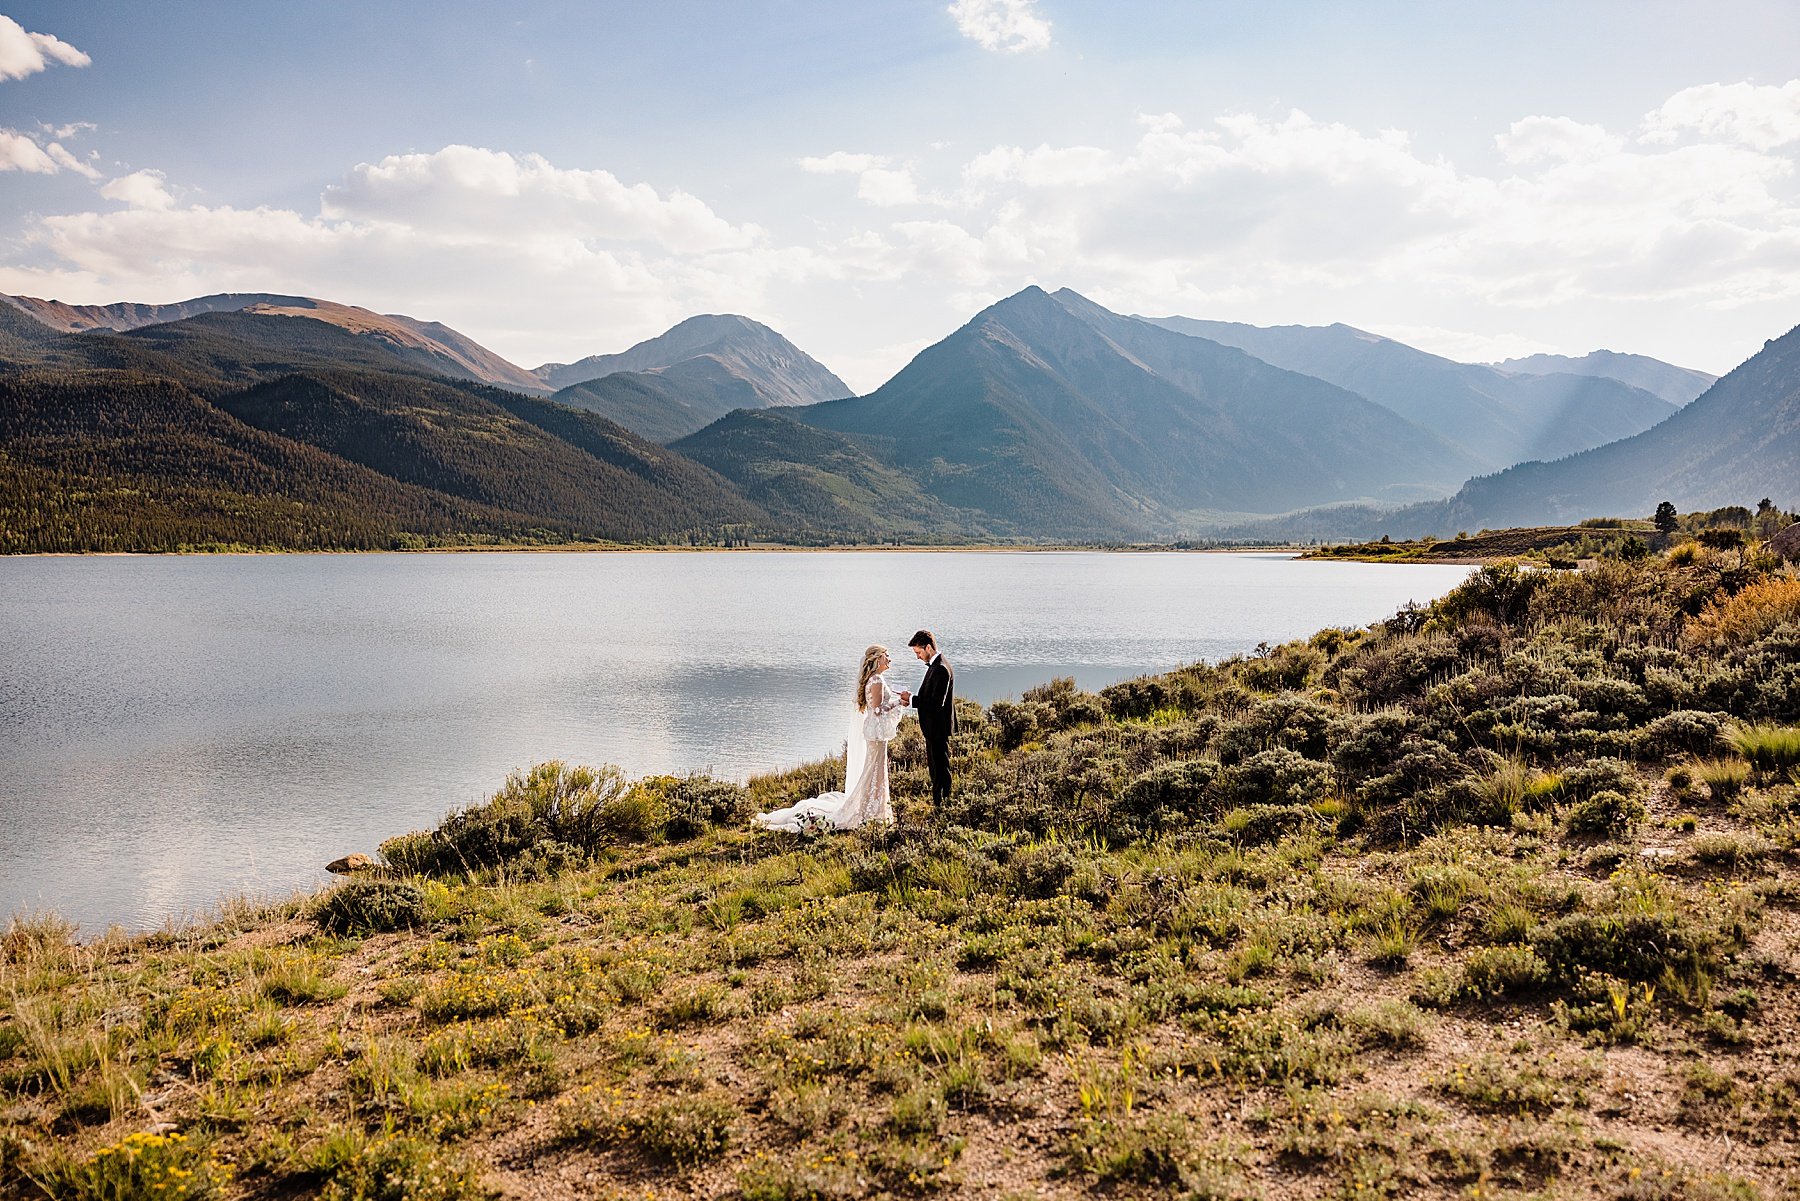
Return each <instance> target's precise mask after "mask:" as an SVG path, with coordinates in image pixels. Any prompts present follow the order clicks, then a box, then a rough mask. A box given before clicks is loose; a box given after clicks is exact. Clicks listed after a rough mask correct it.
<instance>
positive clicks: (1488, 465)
mask: <svg viewBox="0 0 1800 1201" xmlns="http://www.w3.org/2000/svg"><path fill="white" fill-rule="evenodd" d="M1144 320H1147V321H1148V322H1150V323H1151V324H1153V325H1158V326H1162V327H1163V328H1165V329H1171V330H1175V331H1177V332H1179V333H1184V334H1189V335H1192V336H1194V337H1199V338H1205V339H1208V340H1209V341H1213V342H1217V343H1220V344H1221V345H1225V346H1235V347H1237V348H1238V349H1240V350H1243V351H1245V352H1247V353H1249V354H1252V355H1255V356H1256V357H1257V358H1259V359H1262V360H1263V361H1264V362H1267V363H1272V364H1274V365H1275V366H1277V367H1285V368H1287V369H1288V370H1290V371H1299V372H1302V373H1304V374H1306V375H1311V376H1315V377H1317V378H1319V379H1323V380H1329V381H1330V382H1331V383H1334V384H1337V385H1338V386H1340V387H1343V388H1348V389H1349V390H1350V391H1352V392H1355V393H1357V394H1358V395H1361V396H1365V397H1367V398H1368V399H1370V400H1372V401H1374V402H1375V403H1376V404H1379V405H1382V406H1384V407H1386V408H1388V409H1390V410H1392V411H1393V412H1395V413H1398V414H1399V415H1400V416H1402V417H1404V418H1406V419H1407V420H1408V421H1411V422H1413V423H1414V424H1416V425H1419V426H1422V427H1423V428H1425V429H1428V430H1431V431H1432V432H1433V433H1436V434H1438V435H1440V436H1442V437H1444V438H1446V439H1448V440H1449V441H1451V442H1453V443H1455V444H1456V445H1457V446H1459V447H1460V448H1461V449H1462V450H1463V451H1464V452H1465V453H1466V454H1468V455H1470V456H1472V457H1473V459H1474V460H1475V462H1476V464H1477V470H1479V471H1496V470H1498V469H1500V468H1502V467H1509V466H1511V465H1512V464H1514V463H1518V462H1522V461H1525V460H1528V459H1555V458H1561V457H1562V456H1563V455H1567V454H1571V453H1573V452H1575V451H1579V450H1586V449H1589V448H1590V447H1594V446H1600V445H1603V444H1605V443H1607V442H1611V441H1614V440H1615V439H1618V438H1624V437H1629V436H1631V435H1632V434H1636V433H1640V432H1642V431H1643V430H1646V429H1649V428H1650V427H1651V426H1652V425H1655V424H1656V423H1657V422H1658V421H1661V420H1662V419H1663V418H1665V417H1667V416H1668V415H1669V414H1670V413H1672V412H1674V411H1675V406H1674V405H1673V404H1671V403H1669V402H1668V401H1666V400H1664V399H1662V398H1661V397H1660V396H1656V395H1653V394H1652V393H1649V392H1646V391H1644V390H1643V389H1641V388H1635V387H1632V386H1631V385H1629V384H1625V383H1621V382H1619V381H1617V380H1612V379H1607V378H1602V377H1597V376H1590V375H1567V374H1554V375H1528V374H1509V373H1507V372H1503V371H1500V370H1498V369H1496V368H1493V367H1488V366H1484V365H1481V364H1476V363H1458V362H1454V361H1453V360H1450V359H1445V358H1440V357H1439V356H1437V355H1433V354H1427V353H1426V352H1424V351H1422V350H1417V349H1414V348H1413V347H1411V346H1407V345H1406V344H1405V343H1402V342H1396V341H1394V340H1393V339H1391V338H1384V337H1382V336H1381V335H1380V334H1372V333H1368V332H1367V331H1364V330H1360V329H1356V328H1355V327H1354V326H1349V325H1342V324H1338V325H1330V326H1305V325H1282V326H1266V327H1265V326H1255V325H1243V324H1239V323H1236V322H1230V321H1201V320H1197V319H1195V318H1191V317H1155V318H1145V319H1144Z"/></svg>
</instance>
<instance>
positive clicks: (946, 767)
mask: <svg viewBox="0 0 1800 1201" xmlns="http://www.w3.org/2000/svg"><path fill="white" fill-rule="evenodd" d="M907 645H908V646H909V647H911V648H912V652H913V654H914V655H915V656H917V657H918V659H919V661H920V662H922V663H924V664H925V679H924V680H923V681H922V682H921V683H920V684H919V690H918V691H917V692H916V693H915V692H910V691H907V690H905V689H901V690H899V691H895V690H894V689H893V688H892V687H891V686H890V685H889V684H888V682H887V675H886V672H887V670H888V668H889V666H891V663H892V661H891V660H890V659H889V657H888V650H887V647H885V646H880V645H876V646H871V647H870V648H869V649H868V650H866V651H864V652H863V656H862V666H861V667H860V668H859V669H858V671H857V676H856V712H855V714H854V716H853V717H852V719H851V725H850V732H849V735H848V737H846V738H845V740H844V791H842V792H827V793H825V794H823V795H822V796H816V797H809V798H808V799H806V800H804V801H800V802H799V803H797V804H794V805H790V806H789V807H787V808H786V809H777V810H775V811H774V812H772V813H759V814H757V815H756V816H755V817H754V818H752V819H751V821H752V822H753V823H754V824H756V825H758V826H762V827H764V828H766V829H770V830H789V831H792V832H795V833H799V832H801V831H805V830H817V829H826V830H854V829H856V828H857V827H859V826H866V825H869V824H871V823H873V822H891V821H893V820H894V808H893V804H892V798H891V796H890V794H889V791H888V756H887V744H888V743H889V742H890V741H891V740H892V739H893V737H894V734H895V733H896V732H897V731H898V730H899V729H900V719H901V717H903V716H904V715H905V713H906V710H907V709H909V708H911V709H916V710H918V714H919V732H920V733H921V734H923V735H924V736H925V763H926V766H927V768H928V769H929V770H930V772H931V799H932V801H933V802H934V803H938V802H942V801H943V800H944V798H946V797H948V796H949V795H950V735H951V734H953V733H955V732H956V673H955V672H953V671H951V670H950V664H949V663H947V662H945V660H944V657H943V656H942V655H941V654H939V653H938V649H937V638H936V637H935V636H934V635H933V634H932V632H931V631H930V630H920V631H919V632H918V633H916V634H914V635H913V636H912V638H911V640H910V641H908V643H907Z"/></svg>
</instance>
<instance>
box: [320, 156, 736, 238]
mask: <svg viewBox="0 0 1800 1201" xmlns="http://www.w3.org/2000/svg"><path fill="white" fill-rule="evenodd" d="M321 211H322V215H323V216H325V217H330V218H341V219H345V220H352V221H375V222H394V223H398V224H402V225H406V226H409V227H415V228H422V229H428V230H431V231H433V232H434V233H436V234H438V235H440V236H445V237H466V238H473V239H477V240H481V239H487V238H490V237H492V236H493V231H494V229H495V227H496V226H501V227H503V228H504V229H505V233H506V236H507V237H508V238H510V239H513V240H520V239H527V238H536V239H546V240H551V241H575V242H580V243H582V244H589V243H595V242H608V241H643V242H649V243H652V244H655V245H657V246H659V247H661V248H663V249H666V250H670V251H675V252H681V253H699V252H706V251H716V250H725V249H732V248H741V247H746V246H751V245H754V244H755V243H757V242H758V241H759V240H761V238H762V231H761V230H760V229H758V228H757V227H756V226H754V225H733V224H732V223H730V222H728V221H726V220H724V219H723V218H721V217H719V216H718V215H717V214H716V213H714V212H713V211H712V209H710V208H709V207H707V205H706V204H705V203H704V202H703V201H701V200H699V199H698V198H697V197H694V196H691V195H689V194H688V193H686V192H679V191H677V192H671V193H669V194H668V195H666V196H665V195H663V194H661V193H659V192H657V191H656V189H654V188H652V187H651V186H649V185H648V184H630V185H627V184H624V183H621V182H620V181H619V179H618V178H617V177H616V176H614V175H613V174H612V173H611V172H609V171H588V170H575V169H565V168H559V167H556V166H555V165H553V164H551V163H550V162H549V161H547V160H546V159H544V158H543V157H542V156H540V155H535V154H527V155H523V156H515V155H511V154H507V153H504V152H502V151H496V150H486V149H482V148H479V147H475V146H446V147H444V149H442V150H439V151H437V152H435V153H432V154H397V155H390V156H388V157H387V158H384V159H382V160H381V161H380V162H379V163H372V164H371V163H364V164H362V165H361V166H358V167H357V168H355V169H354V170H353V171H351V172H350V175H349V177H348V178H347V179H346V180H345V181H344V182H343V183H342V184H340V185H337V186H334V187H331V188H328V189H326V193H325V201H324V205H323V208H322V210H321Z"/></svg>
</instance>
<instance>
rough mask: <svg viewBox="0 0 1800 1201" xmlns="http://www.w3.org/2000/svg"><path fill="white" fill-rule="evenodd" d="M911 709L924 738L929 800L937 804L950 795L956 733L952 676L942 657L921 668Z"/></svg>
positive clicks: (954, 688) (954, 681)
mask: <svg viewBox="0 0 1800 1201" xmlns="http://www.w3.org/2000/svg"><path fill="white" fill-rule="evenodd" d="M912 705H913V708H915V709H917V710H918V711H919V733H921V734H923V735H924V736H925V766H926V768H927V770H929V771H930V772H931V799H932V801H933V803H937V804H941V803H943V801H944V800H945V798H947V797H948V796H949V795H950V735H952V734H954V733H956V673H955V672H954V671H952V670H950V664H949V663H948V662H946V661H945V659H944V656H942V655H937V656H935V657H933V658H932V660H931V663H930V665H929V666H927V667H926V668H925V679H924V680H923V681H922V682H921V683H920V684H919V690H918V691H917V692H915V693H913V698H912Z"/></svg>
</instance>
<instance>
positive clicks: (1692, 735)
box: [1638, 709, 1725, 755]
mask: <svg viewBox="0 0 1800 1201" xmlns="http://www.w3.org/2000/svg"><path fill="white" fill-rule="evenodd" d="M1724 728H1725V718H1724V715H1722V714H1719V713H1710V712H1707V711H1705V710H1700V709H1678V710H1676V711H1675V712H1673V713H1665V714H1663V715H1662V716H1661V717H1659V718H1657V719H1656V720H1655V721H1653V722H1651V723H1650V724H1648V725H1646V726H1644V727H1643V728H1642V729H1640V730H1639V731H1638V745H1639V746H1640V747H1641V748H1642V749H1643V751H1644V752H1645V753H1646V754H1649V755H1673V754H1677V753H1680V752H1683V751H1685V752H1687V753H1689V754H1696V755H1697V754H1700V753H1702V752H1704V751H1707V750H1710V749H1711V748H1713V747H1714V746H1717V745H1718V742H1719V732H1720V731H1721V730H1723V729H1724Z"/></svg>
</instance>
